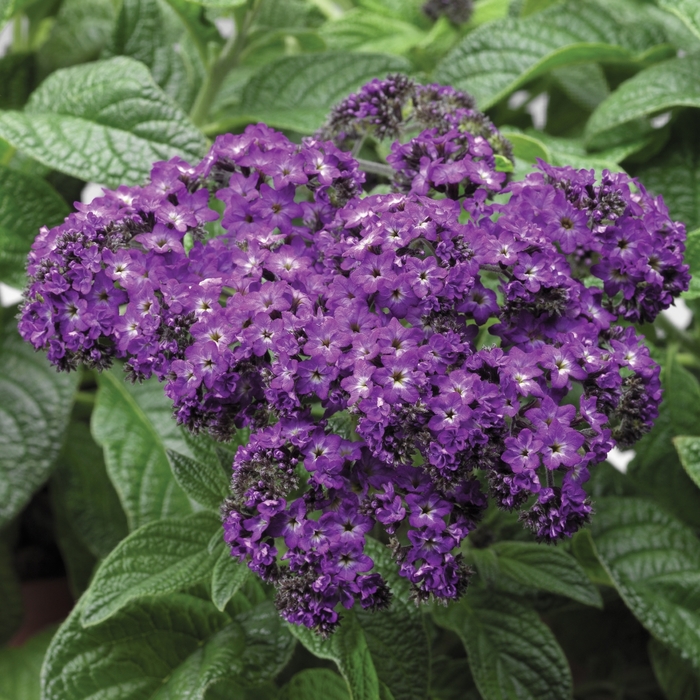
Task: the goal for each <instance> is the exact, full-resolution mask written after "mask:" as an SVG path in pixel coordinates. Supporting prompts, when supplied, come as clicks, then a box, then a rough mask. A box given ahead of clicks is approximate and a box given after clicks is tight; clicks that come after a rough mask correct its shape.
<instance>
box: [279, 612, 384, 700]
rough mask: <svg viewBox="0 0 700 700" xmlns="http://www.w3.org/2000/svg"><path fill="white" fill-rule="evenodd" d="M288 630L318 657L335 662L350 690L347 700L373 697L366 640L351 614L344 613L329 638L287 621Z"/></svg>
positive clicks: (374, 680) (372, 699) (374, 686)
mask: <svg viewBox="0 0 700 700" xmlns="http://www.w3.org/2000/svg"><path fill="white" fill-rule="evenodd" d="M289 629H290V630H291V632H292V634H293V635H294V636H295V637H296V638H297V639H298V640H299V641H300V642H301V643H302V644H303V645H304V646H305V647H306V648H307V649H308V650H309V651H310V652H311V653H312V654H313V655H314V656H318V657H319V658H320V659H330V660H331V661H334V662H335V663H336V665H337V666H338V670H339V671H340V673H341V675H342V676H343V678H344V679H345V682H346V684H347V686H348V691H349V693H350V700H377V698H378V697H379V687H380V686H379V678H378V676H377V671H376V668H375V666H374V663H373V662H372V656H371V654H370V650H369V647H368V646H367V640H366V639H365V635H364V632H363V631H362V627H360V624H359V622H358V621H357V620H356V619H355V616H354V615H346V616H344V617H343V620H342V621H341V623H340V627H339V628H338V629H337V630H336V631H335V632H334V633H333V634H332V635H331V637H330V638H329V639H322V638H321V637H320V636H319V635H317V634H316V633H315V632H312V631H311V630H310V629H308V628H307V627H302V626H301V625H290V626H289Z"/></svg>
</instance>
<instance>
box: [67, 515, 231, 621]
mask: <svg viewBox="0 0 700 700" xmlns="http://www.w3.org/2000/svg"><path fill="white" fill-rule="evenodd" d="M220 527H221V526H220V524H219V522H218V519H217V518H215V517H214V516H212V515H210V514H209V513H195V514H193V515H190V516H189V517H186V518H168V519H167V520H159V521H156V522H154V523H149V524H148V525H144V526H143V527H142V528H140V529H138V530H137V531H136V532H133V533H132V534H131V535H129V537H127V538H126V539H125V540H123V541H122V542H121V543H120V544H119V545H118V546H117V547H116V548H115V550H114V551H113V552H112V553H111V554H110V555H109V556H108V557H107V558H106V559H105V560H104V561H103V562H102V564H100V568H99V569H98V570H97V573H96V574H95V578H94V579H93V581H92V583H91V584H90V588H89V589H88V591H87V593H86V595H85V598H84V600H83V603H82V613H81V616H80V621H81V623H82V624H83V625H96V624H98V623H100V622H102V621H103V620H105V619H107V618H108V617H111V616H112V615H114V613H116V612H117V611H119V610H120V609H121V608H123V607H124V606H125V605H126V604H127V603H128V602H129V601H131V600H133V599H134V598H142V597H144V596H154V595H164V594H166V593H171V592H175V591H179V590H184V589H186V588H188V587H189V586H191V585H193V584H195V583H197V582H199V581H202V580H204V579H206V578H209V577H210V576H211V573H212V570H213V568H214V564H215V563H216V558H217V557H216V556H215V555H213V554H210V553H209V550H208V548H207V545H208V544H209V540H211V538H212V535H214V534H215V533H216V531H217V530H218V529H219V528H220ZM217 554H218V552H217Z"/></svg>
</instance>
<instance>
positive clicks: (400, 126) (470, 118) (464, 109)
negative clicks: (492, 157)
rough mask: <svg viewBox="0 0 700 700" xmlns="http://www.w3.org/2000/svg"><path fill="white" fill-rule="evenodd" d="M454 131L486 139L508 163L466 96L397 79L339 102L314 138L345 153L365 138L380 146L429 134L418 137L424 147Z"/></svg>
mask: <svg viewBox="0 0 700 700" xmlns="http://www.w3.org/2000/svg"><path fill="white" fill-rule="evenodd" d="M455 129H457V130H459V131H461V132H466V133H468V134H470V135H471V137H472V138H473V139H478V138H481V139H482V140H483V139H485V140H486V141H487V142H488V145H489V146H490V147H491V150H492V151H493V153H494V154H498V155H502V156H504V157H506V158H508V159H510V160H512V159H513V151H512V147H511V145H510V143H509V142H508V141H507V140H506V139H505V138H503V136H501V134H500V133H499V131H498V130H497V129H496V127H494V125H493V124H492V123H491V121H490V120H489V118H488V117H487V116H486V115H485V114H483V113H482V112H479V111H478V110H477V109H476V107H475V103H474V100H473V98H472V97H471V95H468V94H467V93H465V92H461V91H459V90H455V89H454V88H452V87H449V86H445V85H437V84H431V85H420V84H419V83H416V82H414V81H413V80H411V79H410V78H407V77H406V76H405V75H401V74H400V73H397V74H395V75H390V76H389V77H387V78H386V79H384V80H380V79H379V78H375V79H374V80H372V81H370V82H369V83H367V84H366V85H363V86H362V88H361V89H360V90H359V91H358V92H357V93H354V94H352V95H350V96H349V97H346V98H345V99H344V100H343V101H342V102H339V103H338V104H337V105H336V106H335V107H334V108H333V110H332V111H331V114H330V116H329V118H328V121H327V122H326V124H325V125H324V126H323V128H322V129H321V130H320V131H319V132H318V133H317V135H316V136H317V138H320V139H332V140H333V141H334V143H335V144H336V145H338V146H340V147H342V148H344V149H350V148H351V147H352V145H353V144H357V143H358V142H361V141H362V140H363V139H364V138H365V137H367V136H368V135H372V136H374V137H375V138H377V139H379V140H382V139H385V138H392V139H395V138H398V137H399V136H401V135H403V134H409V133H418V132H426V130H434V131H428V132H426V134H421V137H423V139H422V140H423V142H425V141H426V140H427V139H429V138H431V137H440V136H444V135H445V134H447V133H448V132H450V133H452V132H454V130H455ZM419 138H420V137H419Z"/></svg>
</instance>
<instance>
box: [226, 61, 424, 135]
mask: <svg viewBox="0 0 700 700" xmlns="http://www.w3.org/2000/svg"><path fill="white" fill-rule="evenodd" d="M395 71H400V72H408V71H410V64H408V63H407V62H406V61H405V60H404V59H402V58H400V57H398V56H389V55H384V54H351V53H326V54H313V55H306V56H304V55H301V56H290V57H287V58H282V59H280V60H278V61H275V62H273V63H271V64H269V65H268V66H265V68H263V69H262V70H261V71H260V72H259V73H257V74H255V75H254V76H253V77H252V78H251V79H250V81H249V82H248V84H247V85H246V87H245V88H244V89H243V92H242V94H241V107H240V108H239V110H238V112H237V113H235V120H236V121H237V122H238V123H241V124H243V123H247V122H248V121H254V120H258V119H259V120H262V121H264V122H266V123H267V124H269V125H270V126H274V127H277V128H281V129H295V130H296V131H299V132H302V133H310V132H313V131H315V130H316V129H318V128H319V127H320V126H321V124H322V123H323V121H324V119H325V118H326V115H327V113H328V112H329V111H330V108H331V107H332V106H333V105H334V104H335V103H336V102H339V101H340V100H342V99H343V98H344V97H346V96H347V95H348V93H351V92H353V91H354V90H356V89H357V88H358V87H360V86H361V85H362V84H363V83H366V82H367V81H369V80H371V79H372V78H375V77H384V76H385V75H386V74H387V73H392V72H395ZM232 121H233V119H232Z"/></svg>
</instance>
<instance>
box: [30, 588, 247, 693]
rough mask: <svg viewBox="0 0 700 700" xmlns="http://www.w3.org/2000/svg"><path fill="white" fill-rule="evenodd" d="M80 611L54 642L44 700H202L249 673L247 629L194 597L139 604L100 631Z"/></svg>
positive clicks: (45, 673) (46, 668)
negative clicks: (218, 683) (220, 685)
mask: <svg viewBox="0 0 700 700" xmlns="http://www.w3.org/2000/svg"><path fill="white" fill-rule="evenodd" d="M81 612H82V609H81V606H78V607H77V608H76V609H75V610H74V611H73V613H71V615H70V617H69V618H68V619H67V620H66V622H65V623H64V624H63V625H62V626H61V628H60V629H59V630H58V632H57V633H56V636H55V637H54V639H53V641H52V642H51V646H50V647H49V650H48V652H47V655H46V659H45V661H44V668H43V672H42V679H41V680H42V695H41V697H42V700H68V699H70V700H87V699H88V698H89V699H90V700H108V699H109V698H119V700H146V698H153V699H154V700H155V699H156V698H157V699H158V700H166V699H167V700H185V699H186V698H187V700H195V699H197V700H201V699H202V698H203V697H204V694H205V692H206V690H207V688H208V687H209V686H210V685H211V684H213V683H214V682H216V681H217V680H220V679H221V678H226V679H229V680H230V681H233V682H235V681H236V680H237V679H238V677H239V673H240V672H241V671H242V670H243V668H242V663H241V660H242V657H243V653H244V649H245V646H246V643H247V640H246V635H245V631H244V629H243V628H242V626H241V625H240V624H239V623H237V622H236V621H234V620H232V619H231V618H230V617H229V616H228V615H226V614H225V613H222V612H219V611H218V610H217V609H216V608H215V607H214V606H213V605H212V604H211V603H210V602H208V601H205V600H202V599H200V598H197V597H194V596H192V595H185V594H171V595H169V596H165V597H162V598H155V599H150V600H143V601H138V602H134V603H133V604H132V605H130V606H129V607H128V608H126V609H124V610H123V611H121V612H120V613H119V614H118V615H116V616H115V617H113V618H111V619H109V620H107V621H105V622H104V623H103V624H101V625H98V626H95V627H88V628H83V627H82V626H81V624H80V616H81ZM242 652H243V653H242ZM234 687H235V686H234Z"/></svg>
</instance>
